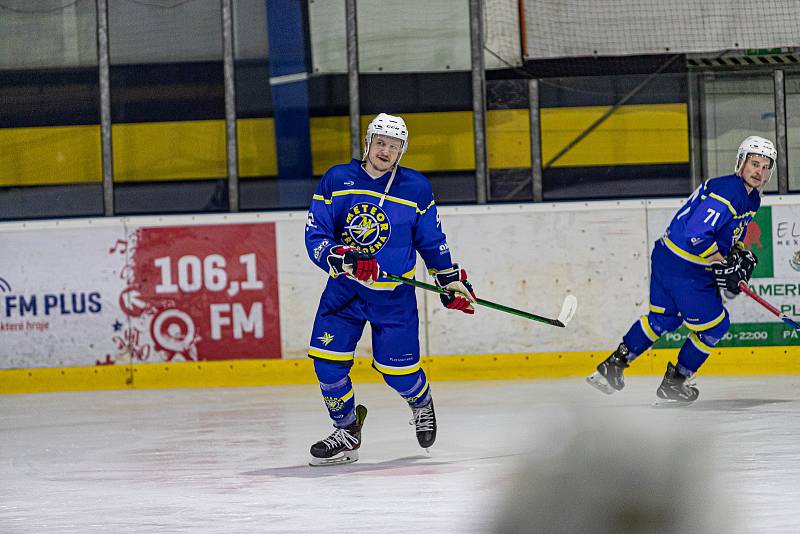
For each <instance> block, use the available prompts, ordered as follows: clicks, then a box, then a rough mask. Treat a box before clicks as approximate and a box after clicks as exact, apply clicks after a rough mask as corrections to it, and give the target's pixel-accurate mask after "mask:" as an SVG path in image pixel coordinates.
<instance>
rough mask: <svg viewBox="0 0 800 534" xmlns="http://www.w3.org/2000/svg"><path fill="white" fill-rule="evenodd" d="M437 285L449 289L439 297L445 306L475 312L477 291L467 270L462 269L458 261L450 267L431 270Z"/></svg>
mask: <svg viewBox="0 0 800 534" xmlns="http://www.w3.org/2000/svg"><path fill="white" fill-rule="evenodd" d="M431 274H433V279H434V281H435V282H436V285H437V286H439V287H443V288H444V289H447V290H448V293H440V294H439V298H440V299H441V301H442V304H443V305H444V307H445V308H450V309H451V310H459V311H462V312H464V313H469V314H473V313H475V307H474V306H473V304H474V303H475V299H476V298H477V297H475V291H473V289H472V284H470V283H469V281H468V280H467V271H465V270H464V269H460V268H459V267H458V264H457V263H454V264H453V266H452V267H451V268H449V269H443V270H441V271H431Z"/></svg>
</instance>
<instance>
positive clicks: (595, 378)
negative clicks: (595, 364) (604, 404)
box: [586, 371, 617, 395]
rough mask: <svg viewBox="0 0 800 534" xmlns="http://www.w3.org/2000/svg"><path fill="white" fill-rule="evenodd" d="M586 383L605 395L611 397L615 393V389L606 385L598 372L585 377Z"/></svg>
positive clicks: (604, 378)
mask: <svg viewBox="0 0 800 534" xmlns="http://www.w3.org/2000/svg"><path fill="white" fill-rule="evenodd" d="M586 383H587V384H589V385H590V386H592V387H594V388H596V389H598V390H600V391H602V392H603V393H605V394H606V395H611V394H613V393H615V392H616V391H617V390H616V389H614V388H612V387H611V384H609V383H608V380H606V377H604V376H603V375H601V374H600V371H595V372H594V373H592V374H590V375H589V376H587V377H586Z"/></svg>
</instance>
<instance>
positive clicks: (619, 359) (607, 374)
mask: <svg viewBox="0 0 800 534" xmlns="http://www.w3.org/2000/svg"><path fill="white" fill-rule="evenodd" d="M628 354H630V351H629V350H628V347H626V346H625V343H620V344H619V347H617V350H615V351H614V352H612V353H611V356H609V357H608V358H606V359H605V360H604V361H603V363H601V364H600V365H598V366H597V371H595V372H594V373H592V374H591V375H589V376H587V377H586V382H588V383H589V384H590V385H592V386H594V387H595V388H597V389H599V390H600V391H602V392H603V393H605V394H606V395H611V394H612V393H614V392H615V391H620V390H621V389H622V388H624V387H625V377H624V376H622V373H623V371H625V369H626V368H628V367H629V366H630V364H629V363H628Z"/></svg>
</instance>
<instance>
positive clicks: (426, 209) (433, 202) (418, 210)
mask: <svg viewBox="0 0 800 534" xmlns="http://www.w3.org/2000/svg"><path fill="white" fill-rule="evenodd" d="M434 204H436V201H434V200H431V203H430V204H428V207H427V208H425V209H424V210H420V209H419V208H417V213H419V214H420V215H422V214H423V213H425V212H426V211H428V210H429V209H431V206H433V205H434Z"/></svg>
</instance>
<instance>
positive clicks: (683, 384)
mask: <svg viewBox="0 0 800 534" xmlns="http://www.w3.org/2000/svg"><path fill="white" fill-rule="evenodd" d="M656 395H657V396H658V398H659V399H660V400H658V401H656V402H655V404H654V406H688V405H690V404H691V403H693V402H694V401H696V400H697V397H699V396H700V390H698V389H697V387H695V385H694V383H693V382H692V381H691V378H690V377H686V376H683V375H682V374H681V373H679V372H678V369H677V368H676V367H675V366H674V365H672V362H668V363H667V370H666V372H665V373H664V379H663V380H662V381H661V385H660V386H658V389H657V390H656Z"/></svg>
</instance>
